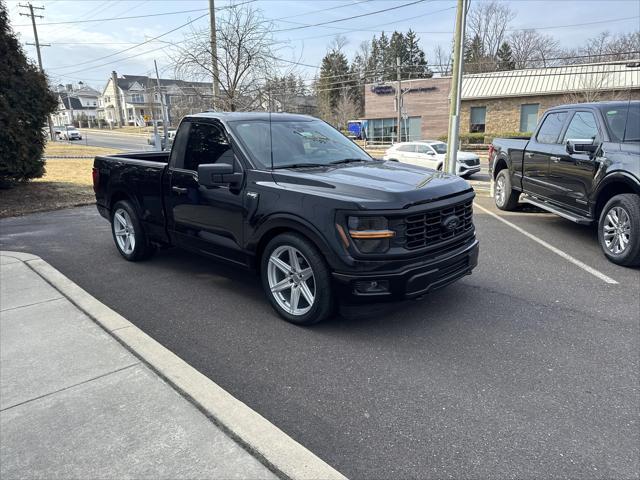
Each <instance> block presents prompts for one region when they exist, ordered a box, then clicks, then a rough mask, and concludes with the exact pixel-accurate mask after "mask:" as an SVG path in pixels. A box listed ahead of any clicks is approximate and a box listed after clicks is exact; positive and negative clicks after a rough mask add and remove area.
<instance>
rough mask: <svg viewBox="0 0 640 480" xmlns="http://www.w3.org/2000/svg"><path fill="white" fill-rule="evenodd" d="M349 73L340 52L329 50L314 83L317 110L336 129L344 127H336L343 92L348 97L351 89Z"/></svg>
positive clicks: (347, 64) (344, 58)
mask: <svg viewBox="0 0 640 480" xmlns="http://www.w3.org/2000/svg"><path fill="white" fill-rule="evenodd" d="M350 73H351V72H350V69H349V62H348V61H347V57H346V56H345V55H344V53H342V52H341V51H339V50H336V49H333V50H330V51H329V52H327V54H326V55H325V56H324V58H323V59H322V65H321V67H320V77H319V78H318V81H317V82H316V93H317V97H318V110H319V111H320V116H321V117H322V118H323V119H325V120H327V121H328V122H330V123H332V124H334V125H335V126H338V127H344V126H343V125H336V124H337V117H336V112H337V110H338V105H339V104H342V103H344V97H345V92H346V94H347V95H349V94H350V92H351V89H352V87H353V81H352V79H351V78H350Z"/></svg>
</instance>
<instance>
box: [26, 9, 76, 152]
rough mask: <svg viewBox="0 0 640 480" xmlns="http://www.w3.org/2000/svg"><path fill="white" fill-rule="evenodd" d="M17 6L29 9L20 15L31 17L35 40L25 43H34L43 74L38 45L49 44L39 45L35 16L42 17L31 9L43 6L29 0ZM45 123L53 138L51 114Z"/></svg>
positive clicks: (47, 45) (50, 136)
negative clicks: (25, 3) (34, 4)
mask: <svg viewBox="0 0 640 480" xmlns="http://www.w3.org/2000/svg"><path fill="white" fill-rule="evenodd" d="M18 6H19V7H21V8H28V9H29V13H20V15H21V16H23V17H31V24H32V25H33V38H34V40H35V43H27V45H35V47H36V53H37V54H38V66H39V67H40V71H41V72H42V73H43V74H44V68H43V67H42V55H41V54H40V47H41V46H43V47H50V46H51V45H49V44H46V45H41V44H40V40H39V39H38V27H36V17H38V18H44V17H43V16H42V15H36V14H35V13H33V10H34V9H35V10H44V7H34V6H33V5H32V4H31V2H29V3H28V4H27V5H23V4H21V3H20V4H18ZM69 102H71V100H69ZM47 124H48V125H49V138H50V139H51V140H53V124H52V123H51V115H49V116H47Z"/></svg>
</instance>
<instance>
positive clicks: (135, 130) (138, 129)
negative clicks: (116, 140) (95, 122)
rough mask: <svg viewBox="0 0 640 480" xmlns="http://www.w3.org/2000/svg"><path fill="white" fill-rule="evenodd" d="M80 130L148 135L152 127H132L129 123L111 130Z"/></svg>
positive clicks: (160, 128) (151, 131)
mask: <svg viewBox="0 0 640 480" xmlns="http://www.w3.org/2000/svg"><path fill="white" fill-rule="evenodd" d="M158 129H159V130H160V131H162V127H161V126H160V127H158ZM81 130H88V131H92V130H95V131H99V132H113V133H133V134H142V135H150V134H152V133H153V127H134V126H131V125H127V126H126V127H122V128H114V129H113V130H112V129H110V128H83V129H81Z"/></svg>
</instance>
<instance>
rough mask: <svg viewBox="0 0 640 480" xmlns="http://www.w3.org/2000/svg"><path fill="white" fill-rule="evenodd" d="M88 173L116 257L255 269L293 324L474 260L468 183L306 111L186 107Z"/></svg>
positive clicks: (423, 282)
mask: <svg viewBox="0 0 640 480" xmlns="http://www.w3.org/2000/svg"><path fill="white" fill-rule="evenodd" d="M93 181H94V189H95V192H96V201H97V206H98V210H99V212H100V213H101V215H102V216H103V217H105V218H106V219H108V220H109V221H110V222H111V225H112V232H113V238H114V241H115V244H116V247H117V248H118V250H119V252H120V254H121V255H122V256H123V257H124V258H126V259H127V260H140V259H143V258H146V257H148V256H149V255H150V254H152V253H153V251H154V249H155V248H156V247H158V246H169V245H176V246H179V247H183V248H186V249H189V250H192V251H195V252H198V253H202V254H204V255H208V256H210V257H214V258H217V259H221V260H224V261H227V262H232V263H233V264H235V265H239V266H242V267H246V268H254V269H256V270H258V271H259V272H260V275H261V277H262V283H263V287H264V290H265V292H266V294H267V297H268V298H269V300H270V302H271V304H272V305H273V307H274V308H275V310H276V311H277V312H278V313H279V314H280V315H281V316H282V317H284V318H285V319H286V320H288V321H290V322H293V323H298V324H311V323H315V322H317V321H320V320H322V319H324V318H326V317H328V316H329V315H330V314H331V313H332V312H333V311H334V306H335V305H336V300H343V301H348V302H372V301H378V300H390V299H400V298H413V297H419V296H421V295H423V294H425V293H427V292H429V291H432V290H435V289H436V288H439V287H443V286H445V285H448V284H450V283H451V282H453V281H455V280H457V279H459V278H460V277H462V276H464V275H467V274H470V273H471V271H472V269H473V268H474V267H475V266H476V265H477V262H478V241H477V240H476V237H475V228H474V225H473V218H472V203H473V198H474V192H473V189H472V188H471V187H470V186H469V184H467V182H465V181H464V180H462V179H460V178H458V177H455V176H450V175H447V174H444V173H442V172H437V171H435V170H430V169H425V168H422V167H416V166H411V165H405V164H400V163H397V162H385V161H380V160H374V159H373V158H371V157H370V156H369V155H368V154H367V153H366V152H364V151H363V150H362V149H360V147H358V146H357V145H356V144H354V143H353V142H352V141H351V140H349V139H348V138H347V137H345V136H344V135H342V134H341V133H340V132H338V131H337V130H335V129H334V128H333V127H331V126H329V125H328V124H326V123H325V122H323V121H321V120H318V119H315V118H313V117H308V116H303V115H291V114H272V115H269V114H266V113H239V112H234V113H202V114H197V115H191V116H188V117H185V118H184V119H183V120H182V123H181V124H180V127H179V128H178V132H177V134H176V136H175V139H174V142H173V146H172V149H171V152H145V153H128V154H126V155H124V154H123V155H111V156H101V157H96V159H95V163H94V168H93Z"/></svg>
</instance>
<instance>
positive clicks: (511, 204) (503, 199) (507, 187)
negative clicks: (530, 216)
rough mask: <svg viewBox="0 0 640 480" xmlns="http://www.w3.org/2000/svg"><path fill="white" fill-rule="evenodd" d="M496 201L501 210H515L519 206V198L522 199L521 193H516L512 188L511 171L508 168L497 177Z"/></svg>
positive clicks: (495, 187)
mask: <svg viewBox="0 0 640 480" xmlns="http://www.w3.org/2000/svg"><path fill="white" fill-rule="evenodd" d="M494 189H495V191H494V195H493V197H494V200H495V202H496V207H498V208H499V209H500V210H515V209H516V207H517V206H518V198H520V192H517V191H515V190H514V189H513V188H512V187H511V178H510V177H509V170H507V169H506V168H505V169H504V170H500V171H499V172H498V176H497V177H496V183H495V186H494Z"/></svg>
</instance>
